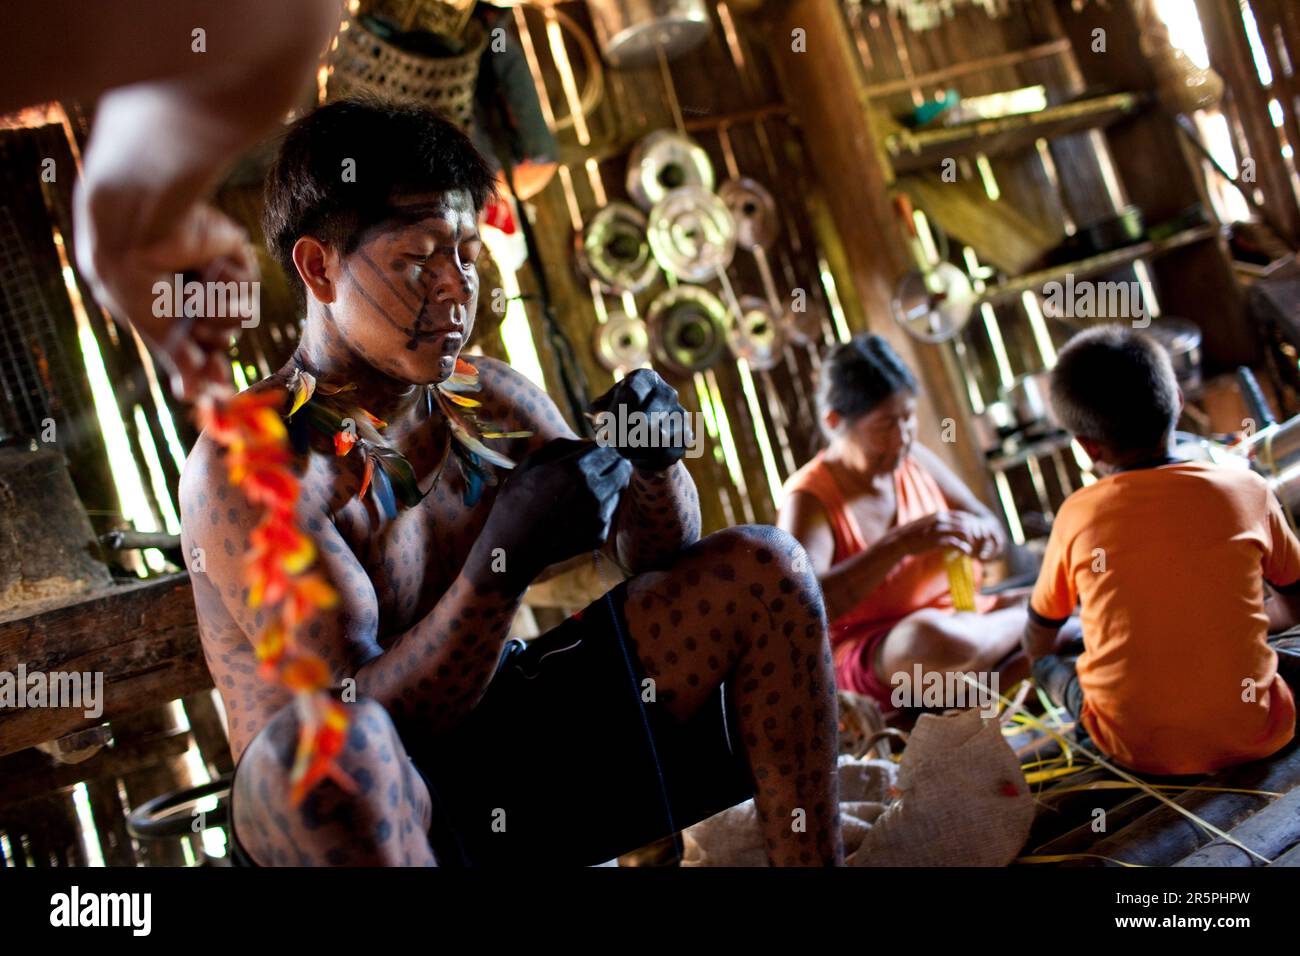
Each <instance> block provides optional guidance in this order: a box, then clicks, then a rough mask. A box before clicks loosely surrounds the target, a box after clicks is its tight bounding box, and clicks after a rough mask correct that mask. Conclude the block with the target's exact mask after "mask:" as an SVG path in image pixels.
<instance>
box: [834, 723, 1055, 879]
mask: <svg viewBox="0 0 1300 956" xmlns="http://www.w3.org/2000/svg"><path fill="white" fill-rule="evenodd" d="M896 789H897V791H898V799H897V800H895V801H894V802H893V803H892V804H890V806H889V809H888V810H886V811H885V812H884V813H883V814H882V815H881V816H880V817H879V818H878V819H877V820H876V821H875V824H874V825H873V826H872V828H871V830H870V832H869V833H867V835H866V837H865V838H864V839H863V841H862V843H861V844H860V845H859V846H858V847H857V848H856V849H855V850H853V851H852V853H850V852H849V844H848V842H847V840H846V841H845V845H844V847H845V856H846V862H847V863H848V864H849V865H850V866H1006V865H1007V864H1008V863H1010V862H1011V861H1012V860H1013V859H1014V858H1015V857H1016V855H1017V854H1018V853H1019V852H1020V849H1021V847H1023V846H1024V843H1025V840H1026V838H1027V837H1028V836H1029V827H1030V824H1031V823H1033V819H1034V801H1033V798H1032V797H1031V796H1030V793H1029V787H1028V785H1027V784H1026V783H1025V777H1024V772H1023V771H1022V770H1021V769H1020V762H1019V760H1018V759H1017V758H1016V755H1015V753H1014V752H1012V750H1011V748H1010V747H1009V746H1007V742H1006V740H1004V739H1003V737H1002V730H1001V725H1000V724H999V722H998V721H996V720H986V719H984V718H983V717H981V716H980V714H979V711H976V710H958V711H949V712H948V713H946V714H944V715H943V716H941V717H940V716H935V715H933V714H925V715H923V716H922V717H921V718H920V719H919V720H918V721H917V722H916V727H915V728H914V729H913V731H912V733H911V736H910V738H909V739H908V742H907V749H906V750H904V751H903V759H902V761H901V762H900V763H899V767H898V781H897V784H896Z"/></svg>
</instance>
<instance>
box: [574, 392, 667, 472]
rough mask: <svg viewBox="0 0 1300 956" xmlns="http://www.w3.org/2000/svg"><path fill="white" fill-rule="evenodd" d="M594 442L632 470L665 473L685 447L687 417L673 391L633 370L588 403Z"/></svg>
mask: <svg viewBox="0 0 1300 956" xmlns="http://www.w3.org/2000/svg"><path fill="white" fill-rule="evenodd" d="M591 410H592V412H594V413H595V416H596V419H595V425H596V441H597V442H599V443H600V444H601V445H604V446H607V447H610V448H613V449H615V450H617V452H618V453H619V454H620V455H622V456H623V457H624V458H626V459H627V460H628V461H630V462H631V463H632V464H633V465H634V466H636V468H637V470H638V471H645V472H659V471H665V470H666V469H668V468H671V467H672V466H673V465H674V464H676V463H677V462H679V461H681V460H682V458H683V457H685V455H686V449H687V446H689V445H690V443H691V434H690V416H689V415H688V414H687V412H686V409H685V408H683V407H682V405H681V403H680V402H679V401H678V400H677V389H675V388H673V387H672V386H671V385H669V384H668V383H667V382H665V381H664V380H663V379H662V378H661V377H660V376H659V373H658V372H655V371H653V370H652V369H648V368H639V369H636V370H635V371H633V372H631V373H630V374H628V375H627V376H626V377H625V378H624V379H623V380H622V381H620V382H618V383H617V384H616V385H615V386H614V387H613V388H611V389H610V390H609V391H608V392H606V393H605V394H604V395H602V396H600V398H598V399H596V400H595V401H594V402H592V403H591Z"/></svg>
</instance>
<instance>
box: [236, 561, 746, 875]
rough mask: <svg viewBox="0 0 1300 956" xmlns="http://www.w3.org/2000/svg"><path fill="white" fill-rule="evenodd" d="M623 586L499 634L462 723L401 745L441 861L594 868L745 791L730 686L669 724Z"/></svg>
mask: <svg viewBox="0 0 1300 956" xmlns="http://www.w3.org/2000/svg"><path fill="white" fill-rule="evenodd" d="M626 588H627V585H626V582H624V583H622V584H619V585H618V586H616V587H615V588H614V589H613V590H612V591H610V592H609V593H608V594H606V595H605V596H603V597H601V598H600V599H599V600H597V601H595V602H593V603H592V604H591V605H590V606H588V607H587V608H585V609H584V610H583V611H581V612H579V613H578V614H575V615H574V616H573V617H570V618H569V619H568V620H566V621H564V622H563V623H562V624H560V625H559V626H558V627H556V628H554V629H553V630H551V631H548V632H547V633H546V634H543V635H542V636H540V637H538V638H536V639H534V640H532V641H530V642H528V643H527V644H524V643H523V642H521V641H511V642H509V643H508V645H507V647H506V649H505V653H504V654H503V655H502V660H501V664H500V666H499V667H498V670H497V673H496V676H495V677H494V678H493V679H492V682H491V683H490V684H489V685H488V688H487V690H486V692H485V693H484V695H483V698H482V699H481V700H480V701H479V704H478V706H477V707H475V708H474V710H473V711H471V712H470V714H469V715H468V716H467V717H466V719H465V720H464V721H463V722H462V723H461V724H460V725H459V726H457V727H456V728H455V729H454V730H453V731H451V732H449V733H447V734H444V735H443V736H441V737H439V738H436V739H435V740H433V741H431V742H428V743H425V744H424V745H423V746H419V747H416V746H412V745H411V743H410V742H409V741H408V742H407V743H408V750H409V752H410V754H411V757H412V759H413V761H414V762H415V765H416V767H417V768H418V769H419V771H420V773H421V774H422V775H423V776H424V779H425V782H426V783H427V784H428V787H429V795H430V797H431V799H432V800H433V825H432V827H431V829H430V832H429V840H430V843H431V845H432V847H433V851H434V855H435V857H436V858H437V860H438V863H439V865H440V866H530V865H541V866H554V865H561V866H564V865H568V866H589V865H592V864H596V863H603V862H605V861H608V860H611V859H613V858H614V857H616V856H618V855H620V854H622V853H627V852H629V851H631V850H635V849H637V848H638V847H641V846H644V845H645V844H647V843H650V842H653V841H654V840H656V839H658V838H660V837H664V836H668V835H670V834H672V833H675V832H677V831H679V830H681V829H683V828H685V827H687V826H689V825H690V824H692V823H697V822H699V821H700V820H703V819H704V818H706V817H709V816H712V815H713V814H715V813H718V812H720V811H722V810H725V809H727V808H728V807H732V806H735V805H736V804H737V803H740V802H742V801H744V800H746V799H748V798H749V797H751V796H753V784H752V782H751V777H750V773H749V769H748V764H747V762H746V760H745V756H744V752H743V750H742V749H741V747H740V746H739V744H738V741H739V739H740V738H739V734H738V732H737V723H736V713H735V708H734V704H733V702H732V699H731V694H730V693H729V692H728V685H726V684H723V685H722V686H721V687H720V688H719V689H718V690H717V691H715V692H714V693H713V694H712V695H711V696H710V698H709V700H708V702H707V703H706V704H705V705H704V706H703V707H701V708H700V710H699V711H698V712H697V713H696V714H695V715H694V716H693V717H691V718H690V719H689V720H687V721H685V722H681V721H678V720H676V719H675V718H674V717H673V716H672V715H671V714H670V713H669V712H668V710H667V709H666V708H665V707H664V706H663V704H662V703H660V702H658V700H657V698H658V697H659V689H658V688H656V687H654V686H653V685H652V684H651V683H648V682H647V678H646V675H645V673H644V672H643V670H642V668H641V664H640V661H639V660H638V659H637V657H636V655H635V654H633V653H632V652H631V649H630V647H629V646H628V641H627V625H626V618H625V616H624V612H623V603H624V600H625V596H626ZM236 849H238V847H237V841H233V840H232V859H233V858H234V856H235V852H234V851H235V850H236ZM241 855H244V854H242V851H241Z"/></svg>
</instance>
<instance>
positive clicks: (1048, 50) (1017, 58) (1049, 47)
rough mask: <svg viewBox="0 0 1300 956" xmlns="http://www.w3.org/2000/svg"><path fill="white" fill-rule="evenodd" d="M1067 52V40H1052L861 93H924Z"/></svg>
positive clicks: (969, 61) (878, 86)
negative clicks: (960, 79) (971, 76)
mask: <svg viewBox="0 0 1300 956" xmlns="http://www.w3.org/2000/svg"><path fill="white" fill-rule="evenodd" d="M1070 50H1071V47H1070V41H1069V40H1065V39H1061V40H1052V41H1050V42H1048V43H1040V44H1038V45H1037V46H1031V47H1030V48H1029V49H1027V50H1013V51H1011V52H1010V53H1001V54H998V55H997V56H985V57H980V58H979V59H978V60H967V61H966V62H965V63H954V64H953V65H952V66H946V67H944V68H943V69H941V70H931V71H930V72H928V73H922V74H920V75H919V76H913V77H910V78H906V79H902V80H890V81H889V82H887V83H872V84H871V85H869V86H866V87H864V88H863V90H862V92H863V93H864V94H866V95H867V96H872V97H878V96H889V95H890V94H892V93H906V92H907V91H908V90H915V89H921V90H924V88H925V87H927V86H933V85H935V84H937V83H945V82H947V81H948V80H953V79H956V78H957V77H959V76H967V75H969V74H971V73H982V72H984V71H985V70H996V69H1001V68H1003V67H1008V66H1021V65H1023V64H1025V63H1030V62H1032V61H1034V60H1041V59H1043V58H1045V57H1049V56H1062V55H1063V54H1066V53H1069V52H1070Z"/></svg>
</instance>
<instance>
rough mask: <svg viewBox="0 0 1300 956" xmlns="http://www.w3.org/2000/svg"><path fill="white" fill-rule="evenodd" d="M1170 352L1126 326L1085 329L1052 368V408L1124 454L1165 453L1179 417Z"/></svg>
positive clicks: (1069, 424)
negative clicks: (1164, 447) (1170, 432)
mask: <svg viewBox="0 0 1300 956" xmlns="http://www.w3.org/2000/svg"><path fill="white" fill-rule="evenodd" d="M1178 401H1179V400H1178V379H1177V378H1176V377H1175V375H1174V368H1173V365H1172V364H1171V362H1170V361H1169V353H1168V352H1166V351H1165V349H1164V347H1163V346H1161V345H1160V344H1159V343H1158V342H1156V341H1155V340H1154V339H1152V338H1149V337H1147V336H1145V335H1142V334H1140V333H1138V332H1134V331H1133V330H1132V329H1130V328H1127V327H1125V326H1122V325H1102V326H1097V327H1096V328H1091V329H1088V330H1086V331H1084V332H1080V333H1079V334H1078V335H1076V336H1075V337H1074V338H1072V339H1070V341H1069V342H1067V343H1066V345H1065V348H1063V349H1061V354H1060V355H1059V356H1058V357H1057V360H1056V367H1055V368H1054V369H1052V408H1053V410H1055V412H1056V417H1057V418H1059V419H1060V420H1061V424H1062V425H1064V426H1065V427H1066V428H1067V429H1069V430H1070V431H1071V432H1073V433H1074V434H1076V435H1080V436H1082V437H1083V438H1091V439H1092V440H1093V441H1099V442H1105V443H1106V444H1107V445H1109V446H1110V447H1111V449H1112V450H1113V451H1116V452H1119V453H1121V454H1129V453H1146V452H1153V453H1155V452H1159V451H1160V450H1161V447H1162V445H1163V443H1164V441H1165V438H1166V436H1168V434H1169V430H1170V429H1171V428H1173V427H1174V422H1175V421H1177V419H1178V410H1179V404H1178Z"/></svg>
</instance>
